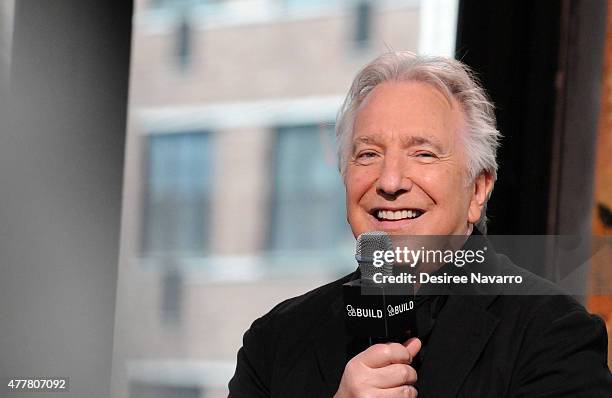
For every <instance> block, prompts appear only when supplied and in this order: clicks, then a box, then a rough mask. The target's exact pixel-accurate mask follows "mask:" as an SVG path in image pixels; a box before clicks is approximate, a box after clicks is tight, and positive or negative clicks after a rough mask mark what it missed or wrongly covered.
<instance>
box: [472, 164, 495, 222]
mask: <svg viewBox="0 0 612 398" xmlns="http://www.w3.org/2000/svg"><path fill="white" fill-rule="evenodd" d="M492 190H493V175H491V173H489V172H488V171H483V172H482V173H480V174H479V175H478V176H477V177H476V178H475V179H474V181H473V182H472V197H471V199H470V207H469V208H468V222H469V223H470V224H476V223H477V222H478V220H480V216H481V214H482V211H483V208H484V205H485V203H486V201H487V198H488V197H489V195H491V191H492Z"/></svg>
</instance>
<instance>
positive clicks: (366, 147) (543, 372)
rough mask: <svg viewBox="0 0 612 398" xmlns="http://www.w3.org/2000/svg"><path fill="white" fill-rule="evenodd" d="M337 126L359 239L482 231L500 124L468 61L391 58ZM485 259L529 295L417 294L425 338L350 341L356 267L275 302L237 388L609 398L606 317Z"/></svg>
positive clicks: (358, 85) (379, 62)
mask: <svg viewBox="0 0 612 398" xmlns="http://www.w3.org/2000/svg"><path fill="white" fill-rule="evenodd" d="M336 128H337V136H338V143H339V158H340V171H341V173H342V175H343V177H344V183H345V186H346V207H347V219H348V222H349V224H350V226H351V229H352V231H353V234H354V235H355V236H356V237H357V236H359V235H360V234H362V233H364V232H369V231H385V232H387V233H389V234H392V235H464V236H466V239H467V236H468V235H471V234H477V233H478V229H480V230H482V231H484V228H485V222H486V217H485V208H486V202H487V200H488V198H489V195H490V194H491V191H492V189H493V184H494V181H495V178H496V169H497V163H496V159H495V154H496V149H497V146H498V140H499V132H498V131H497V130H496V128H495V120H494V114H493V107H492V105H491V103H490V102H489V101H488V99H487V97H486V95H485V93H484V91H483V89H482V88H481V87H479V85H478V84H477V83H476V82H475V80H474V78H473V77H472V75H471V73H470V72H469V70H468V69H467V67H466V66H465V65H463V64H461V63H460V62H458V61H455V60H452V59H446V58H441V57H421V56H417V55H414V54H412V53H408V52H394V53H388V54H385V55H383V56H381V57H379V58H377V59H376V60H374V61H373V62H372V63H370V64H369V65H367V66H366V67H365V68H364V69H363V70H362V71H361V72H360V73H359V74H358V75H357V77H356V78H355V80H354V82H353V85H352V87H351V89H350V91H349V93H348V95H347V98H346V101H345V103H344V106H343V108H342V110H341V112H340V113H339V116H338V121H337V127H336ZM482 267H486V269H485V268H482V270H483V271H485V270H486V271H488V272H491V273H499V274H504V273H510V274H519V275H521V276H522V277H523V279H524V280H525V281H526V282H525V283H524V291H523V292H522V294H521V295H502V294H498V292H497V291H496V290H495V289H494V288H493V289H492V290H490V291H488V293H487V294H484V295H464V294H453V288H452V287H450V288H449V294H448V295H447V296H444V297H442V296H440V297H435V296H433V297H431V298H430V299H423V300H421V301H420V304H422V305H420V307H419V308H417V319H418V320H419V325H421V326H420V327H419V328H418V333H417V337H415V338H411V339H410V340H408V341H406V342H404V344H399V343H387V344H375V345H372V346H368V345H367V344H365V345H364V344H363V342H360V341H356V340H355V339H354V338H352V337H351V336H349V335H347V333H346V330H345V325H344V318H343V316H344V312H343V303H342V288H341V286H342V284H343V283H345V282H347V281H350V280H353V279H355V278H358V277H359V274H358V272H356V273H353V274H351V275H349V276H347V277H345V278H342V279H340V280H338V281H336V282H333V283H331V284H329V285H326V286H323V287H321V288H318V289H316V290H314V291H312V292H309V293H306V294H305V295H303V296H300V297H297V298H293V299H290V300H287V301H285V302H283V303H281V304H279V305H277V306H276V307H275V308H274V309H272V310H271V311H270V312H269V313H268V314H266V315H265V316H263V317H262V318H260V319H258V320H256V321H255V322H254V323H253V325H252V326H251V328H250V329H249V331H247V333H246V334H245V336H244V344H243V347H242V348H241V349H240V351H239V353H238V364H237V367H236V373H235V375H234V377H233V378H232V380H231V381H230V384H229V388H230V396H231V397H234V398H237V397H330V396H335V397H337V398H344V397H416V396H417V394H418V395H419V396H421V397H581V396H583V397H604V396H612V381H611V376H610V372H609V370H608V368H607V365H606V355H607V336H606V330H605V326H604V325H603V322H602V321H601V320H600V319H599V318H597V317H594V316H591V315H589V314H588V313H587V312H586V311H585V310H584V308H583V307H582V306H580V305H579V304H578V303H576V302H575V301H574V300H572V299H571V298H569V297H567V296H564V295H562V294H561V293H560V292H559V291H557V290H556V289H555V288H554V287H553V286H552V285H550V284H548V283H547V282H545V281H544V280H541V279H540V278H538V277H536V276H534V275H532V274H530V273H528V272H526V271H524V270H521V269H519V268H517V267H516V266H514V265H513V264H511V263H510V262H509V260H508V259H507V258H506V257H503V256H499V255H497V254H495V253H491V254H490V255H488V256H487V261H486V263H485V264H483V265H482ZM476 268H477V267H476ZM530 292H532V294H530ZM536 292H537V294H538V295H535V293H536ZM422 325H426V326H422ZM417 359H418V360H417Z"/></svg>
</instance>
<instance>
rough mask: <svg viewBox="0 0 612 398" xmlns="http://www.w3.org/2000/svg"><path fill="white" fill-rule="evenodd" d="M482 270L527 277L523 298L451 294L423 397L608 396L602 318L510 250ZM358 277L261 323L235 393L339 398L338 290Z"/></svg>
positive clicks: (429, 358)
mask: <svg viewBox="0 0 612 398" xmlns="http://www.w3.org/2000/svg"><path fill="white" fill-rule="evenodd" d="M482 266H483V267H484V266H486V269H485V268H482V269H480V270H478V269H472V270H471V271H474V272H478V271H486V272H487V273H493V274H508V275H522V276H523V283H522V285H521V287H520V289H521V292H520V295H503V294H497V293H498V292H496V291H495V287H494V286H493V287H491V290H490V291H489V292H485V293H486V294H479V295H473V294H467V295H466V294H464V293H466V292H465V291H459V290H456V289H455V291H454V292H451V294H450V295H449V297H448V299H447V301H446V304H445V305H444V307H443V308H442V310H441V312H440V314H439V316H438V319H437V321H436V325H435V328H434V330H433V332H432V334H431V336H430V338H429V342H428V347H427V354H426V356H425V358H424V361H423V363H422V364H421V366H420V368H419V369H418V382H417V384H416V388H417V390H418V392H419V398H445V397H534V398H535V397H538V398H539V397H555V398H558V397H608V398H609V397H612V376H611V374H610V371H609V369H608V367H607V363H606V362H607V361H606V360H607V358H606V357H607V335H606V328H605V324H604V323H603V321H602V320H601V319H600V318H598V317H596V316H593V315H590V314H589V313H588V312H587V311H586V310H585V309H584V308H583V307H582V306H581V305H580V304H579V303H577V302H576V301H574V300H573V299H572V298H570V297H568V296H565V295H563V294H561V292H560V291H558V290H557V289H556V288H555V287H554V286H553V285H552V284H550V283H549V282H547V281H545V280H543V279H541V278H539V277H537V276H535V275H533V274H531V273H529V272H527V271H525V270H523V269H520V268H518V267H516V266H515V265H513V264H512V263H511V262H510V260H508V258H507V257H505V256H502V255H498V254H494V255H493V256H492V258H490V259H488V261H487V262H486V264H483V265H482ZM465 271H466V272H467V267H466V269H465ZM357 276H358V275H356V274H355V273H353V274H351V275H348V276H346V277H344V278H342V279H340V280H337V281H335V282H332V283H330V284H328V285H325V286H322V287H320V288H318V289H315V290H313V291H311V292H309V293H306V294H304V295H302V296H299V297H296V298H292V299H289V300H287V301H284V302H282V303H280V304H279V305H277V306H276V307H274V308H273V309H272V310H271V311H270V312H269V313H268V314H266V315H265V316H263V317H261V318H259V319H257V320H256V321H255V322H254V323H253V324H252V326H251V328H250V329H249V330H248V331H247V332H246V333H245V335H244V341H243V347H242V348H241V349H240V351H239V352H238V363H237V367H236V372H235V375H234V377H233V378H232V380H231V381H230V383H229V389H230V397H232V398H241V397H249V398H254V397H283V398H294V397H331V396H333V395H334V393H335V392H336V390H337V388H338V385H339V383H340V379H341V376H342V373H343V371H344V367H345V365H346V363H347V362H348V360H349V359H350V358H349V356H350V355H349V354H347V352H350V350H348V351H347V347H349V346H350V345H351V338H350V337H349V336H347V335H346V333H345V325H344V318H343V317H344V312H343V309H344V308H343V302H342V288H341V286H342V284H343V283H345V282H347V281H349V280H351V279H354V278H355V277H357ZM478 288H480V287H478ZM451 290H453V289H452V288H451ZM481 293H482V292H481ZM536 294H537V295H536Z"/></svg>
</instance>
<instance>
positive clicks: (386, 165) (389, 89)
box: [345, 82, 492, 236]
mask: <svg viewBox="0 0 612 398" xmlns="http://www.w3.org/2000/svg"><path fill="white" fill-rule="evenodd" d="M464 129H465V121H464V116H463V111H462V110H461V109H460V106H459V104H458V103H457V102H456V101H455V100H454V99H453V100H452V102H449V101H448V100H447V98H446V97H445V96H444V95H443V94H442V93H441V92H440V91H438V90H437V89H435V88H433V87H432V86H430V85H427V84H425V83H420V82H386V83H382V84H380V85H378V86H377V87H376V88H375V89H374V90H373V91H372V92H371V93H370V94H369V95H368V97H367V98H366V99H365V101H364V102H363V103H362V104H361V107H360V108H359V110H358V113H357V117H356V119H355V124H354V129H353V137H352V145H351V147H350V149H349V150H350V151H351V153H350V155H349V157H348V159H349V160H348V162H349V163H348V165H347V168H346V174H345V185H346V202H347V203H346V204H347V218H348V222H349V224H350V225H351V229H352V230H353V234H354V235H355V236H358V235H360V234H362V233H364V232H368V231H385V232H387V233H389V234H394V235H397V234H402V235H450V234H457V235H458V234H465V233H466V232H467V231H468V223H475V222H476V221H478V218H479V217H480V209H481V207H482V204H483V203H484V197H485V195H486V193H484V190H485V188H490V187H486V186H485V185H483V183H484V182H483V181H482V178H477V179H476V182H471V183H470V182H469V180H468V175H467V158H466V154H465V153H464V150H463V145H462V143H461V140H460V134H463V133H464ZM491 185H492V184H491Z"/></svg>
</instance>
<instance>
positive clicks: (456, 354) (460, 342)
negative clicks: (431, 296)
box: [416, 295, 499, 398]
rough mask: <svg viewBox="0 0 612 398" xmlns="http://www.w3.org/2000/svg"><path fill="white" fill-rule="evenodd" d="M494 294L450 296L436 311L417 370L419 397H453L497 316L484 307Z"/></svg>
mask: <svg viewBox="0 0 612 398" xmlns="http://www.w3.org/2000/svg"><path fill="white" fill-rule="evenodd" d="M495 297H496V296H454V295H451V296H450V297H449V298H448V301H447V303H446V304H445V306H444V308H443V309H442V311H441V312H440V315H439V317H438V320H437V322H436V326H435V328H434V330H433V333H432V335H431V337H430V340H429V342H428V344H427V354H426V356H425V359H424V361H423V363H422V365H421V367H420V369H419V371H418V376H419V378H418V382H417V385H416V387H417V390H418V391H419V396H421V397H426V398H427V397H455V396H456V395H457V393H458V391H459V389H460V387H461V385H462V384H463V381H464V380H465V379H466V377H467V375H468V374H469V372H470V370H471V369H472V367H473V366H474V364H475V362H476V360H477V359H478V357H479V356H480V354H481V352H482V350H483V349H484V347H485V345H486V344H487V342H488V341H489V338H490V337H491V335H492V334H493V331H494V330H495V328H496V327H497V324H498V323H499V319H498V318H497V317H495V316H494V315H492V314H491V313H489V312H488V311H487V310H486V307H487V306H488V304H490V303H491V302H492V301H493V300H494V299H495Z"/></svg>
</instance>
